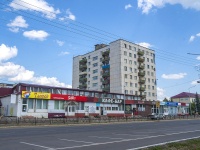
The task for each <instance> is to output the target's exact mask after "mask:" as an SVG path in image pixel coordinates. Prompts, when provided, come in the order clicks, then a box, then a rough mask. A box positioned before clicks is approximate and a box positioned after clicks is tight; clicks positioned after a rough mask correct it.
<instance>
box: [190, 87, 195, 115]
mask: <svg viewBox="0 0 200 150" xmlns="http://www.w3.org/2000/svg"><path fill="white" fill-rule="evenodd" d="M195 86H196V85H194V86H191V87H190V88H188V91H189V101H190V89H191V88H193V87H195ZM189 105H190V116H191V115H192V114H191V110H192V109H191V105H192V104H191V101H190V104H189Z"/></svg>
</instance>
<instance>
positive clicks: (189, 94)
mask: <svg viewBox="0 0 200 150" xmlns="http://www.w3.org/2000/svg"><path fill="white" fill-rule="evenodd" d="M198 96H199V98H200V94H198ZM186 97H187V98H189V97H190V98H196V94H195V93H189V92H182V93H179V94H177V95H175V96H172V97H171V98H186Z"/></svg>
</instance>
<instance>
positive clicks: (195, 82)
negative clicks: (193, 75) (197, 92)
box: [191, 79, 200, 85]
mask: <svg viewBox="0 0 200 150" xmlns="http://www.w3.org/2000/svg"><path fill="white" fill-rule="evenodd" d="M197 81H200V79H198V80H194V81H192V82H191V84H192V85H197V84H199V83H197Z"/></svg>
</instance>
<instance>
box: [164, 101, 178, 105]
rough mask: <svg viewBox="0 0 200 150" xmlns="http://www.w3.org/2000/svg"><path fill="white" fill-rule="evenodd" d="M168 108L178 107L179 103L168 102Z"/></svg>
mask: <svg viewBox="0 0 200 150" xmlns="http://www.w3.org/2000/svg"><path fill="white" fill-rule="evenodd" d="M166 105H167V106H178V103H175V102H166Z"/></svg>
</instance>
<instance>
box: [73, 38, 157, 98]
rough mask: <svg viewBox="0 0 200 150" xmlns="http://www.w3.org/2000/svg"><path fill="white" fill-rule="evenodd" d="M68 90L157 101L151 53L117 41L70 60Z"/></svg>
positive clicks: (146, 49) (149, 50)
mask: <svg viewBox="0 0 200 150" xmlns="http://www.w3.org/2000/svg"><path fill="white" fill-rule="evenodd" d="M72 88H79V89H88V90H96V91H102V92H111V93H123V94H131V95H139V96H141V97H142V99H143V100H146V101H153V100H157V94H156V93H157V91H156V90H157V86H156V64H155V52H154V51H153V50H151V49H148V48H145V47H142V46H139V45H137V44H134V43H131V42H128V41H125V40H121V39H119V40H117V41H114V42H111V43H110V44H109V45H105V44H97V45H95V50H94V51H92V52H89V53H87V54H84V55H81V56H76V57H74V58H73V81H72Z"/></svg>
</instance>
